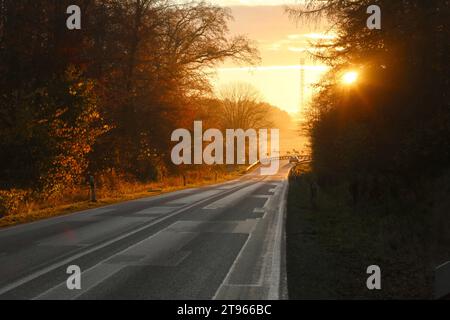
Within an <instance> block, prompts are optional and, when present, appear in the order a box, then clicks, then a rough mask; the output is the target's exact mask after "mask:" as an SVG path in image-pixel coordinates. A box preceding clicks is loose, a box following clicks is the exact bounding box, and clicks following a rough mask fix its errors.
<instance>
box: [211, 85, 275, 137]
mask: <svg viewBox="0 0 450 320" xmlns="http://www.w3.org/2000/svg"><path fill="white" fill-rule="evenodd" d="M219 99H220V100H221V104H220V110H219V117H220V123H221V124H222V127H223V129H233V128H239V129H245V130H246V129H255V130H257V129H260V128H263V127H266V128H267V127H269V126H270V125H271V122H270V120H269V111H270V110H269V107H268V105H267V104H265V103H263V102H262V101H261V95H260V93H259V92H258V90H257V89H256V88H255V87H253V86H252V85H250V84H248V83H242V82H236V83H232V84H229V85H227V86H224V87H223V88H221V90H220V92H219Z"/></svg>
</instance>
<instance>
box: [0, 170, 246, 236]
mask: <svg viewBox="0 0 450 320" xmlns="http://www.w3.org/2000/svg"><path fill="white" fill-rule="evenodd" d="M242 175H243V171H242V168H238V169H236V170H234V171H230V172H226V173H220V174H218V175H217V176H215V175H202V174H194V175H192V174H191V175H190V176H188V178H187V183H186V185H184V181H183V179H182V177H175V178H171V179H166V180H165V181H163V182H155V183H147V184H143V183H126V182H117V183H116V184H117V185H116V186H115V187H114V188H111V186H105V187H102V188H98V190H97V199H98V200H97V202H90V201H88V199H89V191H88V189H87V188H84V189H82V190H75V191H72V192H70V194H68V195H66V196H65V197H63V198H61V199H58V200H56V201H55V200H53V201H47V202H44V203H39V202H28V203H26V204H23V205H22V207H21V210H20V211H22V212H21V213H16V214H9V215H6V216H4V217H2V218H0V228H4V227H9V226H13V225H17V224H21V223H28V222H33V221H37V220H41V219H46V218H51V217H55V216H61V215H65V214H70V213H74V212H78V211H83V210H87V209H94V208H99V207H103V206H106V205H110V204H114V203H120V202H124V201H130V200H135V199H139V198H146V197H151V196H156V195H160V194H163V193H169V192H173V191H178V190H183V189H188V188H197V187H203V186H208V185H213V184H216V183H221V182H225V181H229V180H233V179H236V178H238V177H240V176H242Z"/></svg>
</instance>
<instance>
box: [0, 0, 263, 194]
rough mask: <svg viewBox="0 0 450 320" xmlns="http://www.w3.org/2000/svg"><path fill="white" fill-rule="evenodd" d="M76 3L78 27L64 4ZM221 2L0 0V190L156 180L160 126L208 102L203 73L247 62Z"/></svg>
mask: <svg viewBox="0 0 450 320" xmlns="http://www.w3.org/2000/svg"><path fill="white" fill-rule="evenodd" d="M71 4H76V5H78V6H80V8H81V10H82V28H81V30H68V29H67V28H66V19H67V17H68V15H67V14H66V8H67V7H68V6H69V5H71ZM230 19H231V13H230V11H229V10H228V9H225V8H221V7H217V6H212V5H209V4H206V3H190V4H186V5H180V4H178V2H177V1H159V0H83V1H81V0H80V1H66V0H59V1H53V0H41V1H34V0H33V1H32V0H0V189H3V190H10V189H31V190H36V191H38V192H40V193H41V194H43V195H45V196H52V195H57V194H58V193H60V192H61V191H62V190H64V189H67V188H70V187H71V186H73V185H76V184H79V183H80V181H82V180H83V178H84V177H85V176H86V175H87V174H101V173H105V172H114V174H118V175H121V176H123V177H125V178H126V179H131V180H133V179H134V180H142V181H148V180H152V179H158V177H160V176H163V175H165V174H166V173H167V171H168V170H171V169H173V170H175V169H174V168H171V163H170V143H171V142H170V135H171V132H172V131H173V130H174V129H176V128H190V127H191V126H192V123H193V121H194V120H195V119H196V118H199V117H200V116H201V115H205V114H206V115H208V114H211V113H212V111H211V109H209V111H208V112H206V111H205V110H208V109H205V108H203V107H204V105H207V106H209V107H212V106H214V103H217V101H215V100H207V99H205V98H204V97H205V94H207V93H209V92H210V89H211V88H210V84H209V82H208V73H207V71H208V70H210V68H212V67H213V66H214V65H216V64H217V63H219V62H222V61H223V60H224V59H227V58H231V59H234V60H237V61H240V62H245V63H253V62H255V61H257V60H258V53H257V50H256V49H255V48H254V46H253V45H252V44H251V42H250V41H249V40H248V39H246V38H245V37H243V36H233V37H231V36H229V35H228V28H227V23H228V21H229V20H230Z"/></svg>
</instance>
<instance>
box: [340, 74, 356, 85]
mask: <svg viewBox="0 0 450 320" xmlns="http://www.w3.org/2000/svg"><path fill="white" fill-rule="evenodd" d="M358 76H359V75H358V72H356V71H347V72H346V73H344V75H343V76H342V82H343V83H344V84H347V85H350V84H354V83H355V82H356V81H358Z"/></svg>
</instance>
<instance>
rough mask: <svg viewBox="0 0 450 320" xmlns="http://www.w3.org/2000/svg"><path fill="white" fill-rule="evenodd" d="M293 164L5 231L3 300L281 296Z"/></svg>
mask: <svg viewBox="0 0 450 320" xmlns="http://www.w3.org/2000/svg"><path fill="white" fill-rule="evenodd" d="M290 168H291V165H290V164H289V163H287V162H286V161H282V162H281V163H280V170H279V172H278V174H277V175H274V176H261V175H260V174H259V169H256V170H255V171H254V172H252V173H250V174H248V175H245V176H244V177H242V178H241V179H238V180H235V181H231V182H227V183H223V184H218V185H214V186H209V187H204V188H198V189H189V190H183V191H178V192H172V193H169V194H164V195H160V196H155V197H150V198H144V199H139V200H134V201H130V202H124V203H120V204H115V205H111V206H107V207H103V208H98V209H93V210H87V211H83V212H79V213H75V214H70V215H66V216H61V217H56V218H52V219H46V220H42V221H38V222H33V223H29V224H24V225H20V226H15V227H10V228H6V229H2V230H0V299H282V298H285V295H286V290H285V287H286V286H285V272H284V231H283V230H284V215H285V201H286V200H285V199H286V194H287V175H288V172H289V170H290ZM70 265H77V266H79V267H80V269H81V272H82V274H81V289H80V290H69V289H68V288H67V285H66V281H67V279H68V277H69V274H67V273H66V271H67V268H68V266H70Z"/></svg>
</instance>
